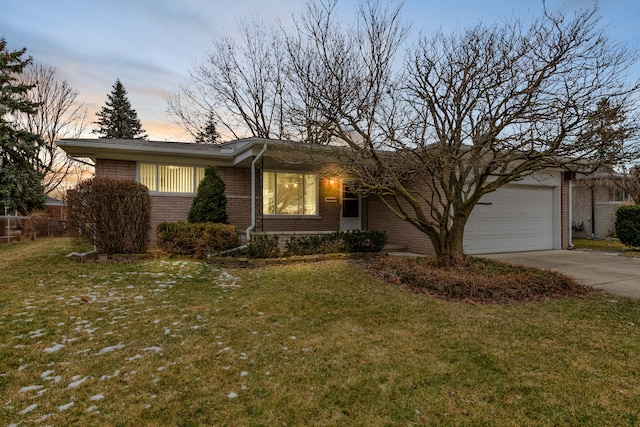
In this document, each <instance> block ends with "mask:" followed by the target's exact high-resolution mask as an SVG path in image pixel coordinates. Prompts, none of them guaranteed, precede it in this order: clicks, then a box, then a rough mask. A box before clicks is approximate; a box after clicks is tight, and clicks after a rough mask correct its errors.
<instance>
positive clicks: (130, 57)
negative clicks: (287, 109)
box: [0, 0, 640, 141]
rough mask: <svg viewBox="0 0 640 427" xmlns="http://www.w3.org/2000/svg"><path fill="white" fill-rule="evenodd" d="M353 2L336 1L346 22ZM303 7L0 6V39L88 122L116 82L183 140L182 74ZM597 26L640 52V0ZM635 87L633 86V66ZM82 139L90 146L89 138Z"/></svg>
mask: <svg viewBox="0 0 640 427" xmlns="http://www.w3.org/2000/svg"><path fill="white" fill-rule="evenodd" d="M357 4H358V1H357V0H342V1H341V3H340V11H341V12H342V13H343V15H344V19H347V20H348V19H350V18H351V17H353V16H354V10H355V8H356V6H357ZM546 4H547V7H548V9H550V10H551V11H564V12H565V13H567V15H568V16H573V13H574V12H575V11H577V10H579V9H580V8H588V7H592V6H593V2H592V1H587V0H564V1H563V0H548V1H547V2H546ZM303 8H304V2H303V0H102V1H101V0H57V1H53V0H0V37H4V38H5V39H6V41H7V44H8V48H9V50H17V49H21V48H23V47H26V48H27V54H28V55H30V56H32V57H33V59H34V61H35V62H38V63H41V64H44V65H49V66H52V67H55V68H56V69H57V73H58V76H59V77H61V78H64V79H66V80H67V81H68V82H69V83H70V84H71V85H72V86H73V87H74V88H75V89H77V90H79V91H80V96H79V100H80V101H83V102H85V105H86V107H87V111H88V121H91V122H93V121H95V119H96V117H95V113H96V112H97V111H98V110H99V109H100V108H101V107H102V106H103V105H104V103H105V101H106V97H107V94H108V93H109V92H111V89H112V86H113V84H114V82H115V81H116V79H117V78H119V79H120V80H121V81H122V83H123V84H124V86H125V88H126V89H127V92H128V96H129V100H130V101H131V104H132V106H133V108H134V109H135V110H136V111H137V113H138V117H139V118H140V120H141V122H142V126H143V128H145V129H146V131H147V133H148V134H149V137H150V139H153V140H171V141H181V140H182V141H185V140H188V137H187V136H186V135H185V134H184V133H183V132H182V130H181V129H180V128H179V127H178V126H177V125H175V124H173V122H172V119H171V118H170V116H168V115H167V113H166V108H167V102H166V99H167V97H168V96H169V95H171V94H173V93H176V92H177V91H178V90H179V85H181V84H183V83H185V82H186V81H187V78H188V75H189V69H190V68H192V67H193V65H194V64H197V63H198V62H201V61H202V60H203V59H204V58H205V57H206V55H207V54H208V53H210V52H211V50H212V48H213V45H212V41H213V39H214V38H217V37H219V36H222V35H225V34H233V32H234V31H235V30H236V28H237V23H238V20H240V19H242V18H254V17H257V18H260V19H262V20H264V22H265V23H267V24H271V23H275V22H276V20H280V21H281V22H282V24H283V25H284V26H285V27H290V26H291V23H292V22H293V21H292V15H294V14H297V13H299V12H300V11H301V10H302V9H303ZM541 9H542V1H538V0H511V1H508V0H450V1H433V0H406V1H405V2H404V8H403V15H404V17H405V19H406V21H407V22H410V23H411V24H412V29H413V33H414V34H417V33H418V32H419V31H422V32H423V33H425V34H431V33H433V32H434V31H436V30H437V29H438V28H442V29H443V30H444V31H445V32H447V31H450V30H453V29H455V28H464V27H467V26H469V25H473V24H476V23H478V22H480V21H483V22H485V23H494V22H499V21H500V20H509V19H510V18H511V17H513V16H519V17H522V18H524V19H527V18H531V17H535V16H538V15H539V14H540V11H541ZM599 14H600V15H601V17H602V18H601V24H602V25H604V26H606V33H607V34H608V35H609V36H610V37H611V38H612V39H615V40H617V41H620V42H623V43H627V44H628V45H629V46H631V47H633V48H635V49H640V1H638V0H602V1H601V2H600V3H599ZM631 77H632V78H634V79H638V78H640V65H638V66H636V67H635V68H634V69H633V73H632V76H631ZM94 127H95V125H92V124H90V125H89V128H88V131H87V133H86V134H85V135H83V136H85V137H95V135H91V134H90V133H89V132H90V130H91V129H92V128H94Z"/></svg>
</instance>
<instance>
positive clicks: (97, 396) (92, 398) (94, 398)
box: [89, 393, 104, 402]
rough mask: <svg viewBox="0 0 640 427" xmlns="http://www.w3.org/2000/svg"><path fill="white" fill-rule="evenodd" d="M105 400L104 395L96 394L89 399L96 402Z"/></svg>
mask: <svg viewBox="0 0 640 427" xmlns="http://www.w3.org/2000/svg"><path fill="white" fill-rule="evenodd" d="M102 399H104V394H102V393H100V394H94V395H93V396H91V397H90V398H89V400H90V401H92V402H94V401H96V400H102Z"/></svg>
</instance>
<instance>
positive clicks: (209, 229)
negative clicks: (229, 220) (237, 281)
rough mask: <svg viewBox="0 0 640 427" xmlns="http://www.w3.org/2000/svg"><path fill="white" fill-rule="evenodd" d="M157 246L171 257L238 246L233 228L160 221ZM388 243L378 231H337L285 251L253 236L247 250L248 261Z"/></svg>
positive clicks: (271, 239) (274, 239)
mask: <svg viewBox="0 0 640 427" xmlns="http://www.w3.org/2000/svg"><path fill="white" fill-rule="evenodd" d="M156 237H157V239H156V244H157V245H158V247H159V248H160V249H162V250H164V251H166V252H168V253H170V254H179V255H193V256H196V257H204V256H206V255H208V254H216V253H220V252H223V251H226V250H229V249H233V248H236V247H238V246H239V245H240V242H239V239H238V234H237V230H236V227H234V226H232V225H227V224H214V223H195V224H194V223H184V222H163V223H161V224H159V225H158V228H157V236H156ZM386 243H387V236H386V234H385V233H384V232H381V231H337V232H334V233H328V234H318V235H310V236H308V235H307V236H292V237H291V238H290V239H289V241H288V242H287V244H286V248H285V250H284V252H282V251H281V250H280V246H279V236H278V235H275V234H267V235H255V236H253V237H252V239H251V242H250V244H249V246H248V248H247V252H246V253H247V255H248V256H249V257H251V258H275V257H279V256H282V255H284V256H295V255H313V254H323V253H335V252H342V253H354V252H379V251H381V250H382V248H383V247H384V246H385V245H386Z"/></svg>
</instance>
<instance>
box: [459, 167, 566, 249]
mask: <svg viewBox="0 0 640 427" xmlns="http://www.w3.org/2000/svg"><path fill="white" fill-rule="evenodd" d="M553 181H556V180H555V179H554V180H553ZM560 234H561V233H560V188H559V187H556V186H549V185H531V184H524V185H523V184H514V185H507V186H504V187H502V188H500V189H498V190H497V191H495V192H493V193H490V194H487V195H485V196H484V197H483V198H482V200H481V202H480V204H478V205H477V206H476V207H475V208H474V210H473V212H472V213H471V216H470V218H469V221H468V222H467V226H466V228H465V236H464V248H465V252H466V253H468V254H482V253H498V252H520V251H535V250H548V249H560V247H561V240H560Z"/></svg>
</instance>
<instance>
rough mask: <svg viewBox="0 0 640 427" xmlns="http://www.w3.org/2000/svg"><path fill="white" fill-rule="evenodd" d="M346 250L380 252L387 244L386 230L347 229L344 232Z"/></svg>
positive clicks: (343, 238) (343, 239)
mask: <svg viewBox="0 0 640 427" xmlns="http://www.w3.org/2000/svg"><path fill="white" fill-rule="evenodd" d="M341 234H342V241H343V244H344V252H380V251H381V250H382V248H384V246H385V245H386V244H387V235H386V234H385V233H384V231H376V230H368V231H358V230H354V231H346V232H342V233H341Z"/></svg>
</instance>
